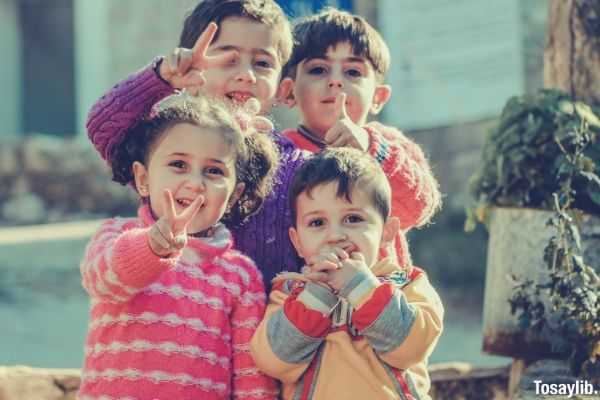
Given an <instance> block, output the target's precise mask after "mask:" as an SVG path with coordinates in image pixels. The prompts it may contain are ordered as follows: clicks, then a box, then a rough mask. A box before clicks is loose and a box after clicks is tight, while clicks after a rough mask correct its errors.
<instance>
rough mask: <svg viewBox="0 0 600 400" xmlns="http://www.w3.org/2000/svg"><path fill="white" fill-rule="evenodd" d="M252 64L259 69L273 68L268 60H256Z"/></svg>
mask: <svg viewBox="0 0 600 400" xmlns="http://www.w3.org/2000/svg"><path fill="white" fill-rule="evenodd" d="M254 64H255V65H256V66H257V67H259V68H273V66H272V64H271V62H270V61H268V60H256V62H255V63H254Z"/></svg>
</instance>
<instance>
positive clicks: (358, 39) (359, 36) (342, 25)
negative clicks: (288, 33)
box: [283, 8, 390, 81]
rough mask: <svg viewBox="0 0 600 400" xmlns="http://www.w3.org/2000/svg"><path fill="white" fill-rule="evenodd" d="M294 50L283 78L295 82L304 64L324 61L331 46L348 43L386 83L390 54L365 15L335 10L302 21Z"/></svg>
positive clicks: (296, 32)
mask: <svg viewBox="0 0 600 400" xmlns="http://www.w3.org/2000/svg"><path fill="white" fill-rule="evenodd" d="M293 36H294V48H293V50H292V55H291V57H290V60H289V61H288V63H287V64H286V66H285V67H284V69H283V76H284V77H290V78H292V79H294V78H295V77H296V67H297V66H298V64H300V63H301V62H302V61H306V60H310V59H313V58H323V57H325V55H326V54H327V50H328V49H329V48H330V47H335V46H336V45H338V44H339V43H344V42H348V43H349V44H350V46H351V47H352V51H353V52H354V54H355V55H357V56H360V57H365V58H366V59H367V60H369V62H370V63H371V64H372V65H373V68H374V69H375V74H376V77H377V79H378V80H380V81H383V79H384V77H385V74H386V73H387V71H388V69H389V66H390V51H389V49H388V47H387V45H386V44H385V42H384V40H383V38H382V37H381V35H380V34H379V33H378V32H377V31H376V30H375V29H374V28H373V27H372V26H371V25H370V24H369V23H368V22H367V21H366V20H365V19H364V18H363V17H361V16H359V15H354V14H350V13H348V12H346V11H341V10H337V9H335V8H327V9H325V10H324V11H322V12H320V13H319V14H316V15H311V16H308V17H305V18H301V19H300V20H298V22H297V23H295V24H294V30H293Z"/></svg>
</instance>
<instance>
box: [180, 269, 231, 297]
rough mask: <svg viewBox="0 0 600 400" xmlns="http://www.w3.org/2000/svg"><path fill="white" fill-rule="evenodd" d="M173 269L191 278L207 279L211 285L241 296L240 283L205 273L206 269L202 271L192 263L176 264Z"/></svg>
mask: <svg viewBox="0 0 600 400" xmlns="http://www.w3.org/2000/svg"><path fill="white" fill-rule="evenodd" d="M173 271H176V272H181V273H184V274H186V275H187V276H189V277H191V278H195V279H200V280H203V281H206V282H208V283H209V284H210V285H211V286H216V287H220V288H223V289H225V290H227V291H228V292H229V293H231V294H233V295H234V296H236V297H237V296H239V295H240V293H241V292H242V289H241V288H240V286H239V285H237V284H235V283H233V282H226V281H225V279H223V277H222V276H221V275H217V274H212V275H208V274H205V273H204V271H202V270H201V269H200V268H197V267H193V266H191V265H185V264H178V265H177V266H175V268H173Z"/></svg>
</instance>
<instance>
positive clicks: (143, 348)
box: [78, 95, 277, 400]
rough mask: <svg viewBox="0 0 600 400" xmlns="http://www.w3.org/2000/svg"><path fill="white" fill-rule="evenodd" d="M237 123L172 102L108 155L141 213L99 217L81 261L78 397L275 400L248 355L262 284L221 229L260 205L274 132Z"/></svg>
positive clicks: (203, 104) (199, 105) (208, 105)
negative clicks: (86, 298) (84, 317)
mask: <svg viewBox="0 0 600 400" xmlns="http://www.w3.org/2000/svg"><path fill="white" fill-rule="evenodd" d="M255 109H256V110H255V111H257V110H258V105H257V106H256V107H255ZM240 118H242V117H241V116H238V118H237V119H236V117H235V116H233V115H232V114H231V113H230V112H228V110H226V109H225V108H224V107H223V106H220V105H219V103H218V102H216V101H215V100H210V101H208V100H206V99H204V98H192V97H190V96H187V95H175V96H172V97H170V98H167V99H165V100H163V102H162V103H159V104H158V106H157V107H156V108H155V109H154V110H153V112H152V114H151V115H150V117H149V118H147V119H144V120H142V121H141V122H140V123H139V124H138V125H137V126H136V127H134V128H133V130H132V131H131V132H130V133H129V134H128V136H127V139H126V141H125V142H124V143H123V144H122V145H121V146H119V148H118V149H117V151H116V152H115V153H114V155H113V157H112V158H111V160H110V162H109V164H110V166H111V168H112V170H113V174H114V177H115V180H117V181H119V182H121V183H131V184H134V185H135V188H136V190H137V192H138V194H139V195H140V197H141V200H142V205H141V207H140V209H139V212H138V217H137V218H128V219H123V218H115V219H111V220H108V221H106V222H105V223H104V224H103V225H102V227H101V228H100V230H99V232H98V233H96V234H95V236H94V237H93V238H92V240H91V242H90V243H89V244H88V247H87V249H86V254H85V256H84V259H83V261H82V263H81V274H82V280H83V285H84V287H85V289H86V290H87V292H88V293H89V294H90V296H91V299H92V305H91V310H90V325H89V332H88V336H87V340H86V344H85V346H86V347H85V363H84V367H83V371H82V384H81V388H80V392H79V397H78V398H80V399H137V400H146V399H147V400H151V399H248V398H261V399H275V398H276V397H277V386H276V384H275V383H274V381H273V380H272V379H270V378H268V377H266V376H265V375H263V374H262V373H260V372H259V371H258V369H257V368H256V366H255V364H254V361H253V360H252V358H251V356H250V354H249V350H248V343H249V341H250V338H251V337H252V334H253V333H254V331H255V329H256V327H257V325H258V323H259V322H260V320H261V318H262V315H263V312H264V307H265V294H264V285H263V280H262V277H261V274H260V272H259V271H258V269H257V267H256V266H255V264H254V263H253V262H252V260H250V259H249V258H248V257H246V256H244V255H243V254H241V253H239V252H238V251H236V250H234V249H233V248H232V246H233V242H232V238H231V234H230V232H229V230H227V228H225V226H224V225H223V224H222V223H221V222H220V221H221V220H222V219H227V218H239V217H242V218H243V217H245V216H248V215H250V214H252V213H254V212H255V211H256V210H257V209H258V208H259V207H260V205H261V204H262V200H263V199H264V197H265V196H266V195H267V194H268V193H269V189H270V182H271V179H272V175H273V172H274V171H275V169H276V164H277V155H276V152H275V151H274V145H273V143H272V142H271V141H270V138H269V136H268V135H263V134H258V133H256V129H255V128H254V122H255V120H254V119H252V118H251V117H247V116H246V119H245V124H244V125H245V126H244V127H242V126H241V125H240V123H239V122H238V119H240ZM259 122H261V123H264V122H265V121H264V120H263V121H259Z"/></svg>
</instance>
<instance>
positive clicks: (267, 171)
mask: <svg viewBox="0 0 600 400" xmlns="http://www.w3.org/2000/svg"><path fill="white" fill-rule="evenodd" d="M153 110H154V111H153V112H152V113H151V114H150V115H149V116H148V117H147V118H143V119H141V120H140V121H138V122H137V123H136V124H135V125H134V126H133V127H132V128H130V129H129V131H128V132H127V134H126V135H125V137H124V139H123V141H122V142H121V143H119V144H118V145H117V146H115V150H114V151H113V152H112V153H111V154H110V157H109V159H108V164H109V166H110V168H111V170H112V173H113V180H114V181H115V182H118V183H121V184H122V185H127V184H132V183H133V181H134V175H133V168H132V166H133V163H134V162H135V161H138V162H140V163H142V164H144V165H146V166H147V165H148V162H149V158H150V155H151V153H152V151H153V150H154V147H155V146H156V144H157V143H158V141H159V139H160V138H161V137H162V136H163V135H164V134H165V133H166V132H167V131H168V130H169V129H170V128H172V127H174V126H175V125H178V124H186V123H187V124H191V125H195V126H199V127H202V128H207V129H215V130H217V131H219V133H220V134H221V136H220V137H221V138H222V139H223V140H224V142H225V143H226V144H227V145H229V146H230V147H231V148H232V149H233V151H234V153H235V160H236V162H235V174H236V182H237V183H244V185H245V187H244V192H243V193H242V195H241V196H240V198H239V199H238V201H237V202H236V204H235V205H234V206H233V207H231V209H230V211H229V212H228V213H226V214H225V215H224V216H223V221H224V222H226V223H229V222H232V223H240V222H243V221H244V220H245V219H247V218H248V217H249V216H250V215H252V214H254V213H255V212H257V211H258V210H259V209H260V207H261V205H262V203H263V202H264V199H265V198H266V197H267V196H268V195H269V193H270V192H271V188H272V184H273V177H274V175H275V170H276V169H277V166H278V164H279V154H278V151H277V148H276V146H275V144H274V143H273V141H272V140H271V138H270V137H269V135H265V134H260V133H252V134H248V132H242V128H241V127H240V124H239V122H238V120H237V119H236V117H235V116H234V115H233V110H231V109H230V108H229V107H228V105H227V104H225V103H223V102H222V101H219V100H218V99H212V98H210V99H208V98H204V97H191V96H188V95H181V94H176V95H172V96H170V97H167V98H165V99H164V100H162V101H161V102H160V103H158V104H157V105H155V108H154V109H153Z"/></svg>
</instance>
